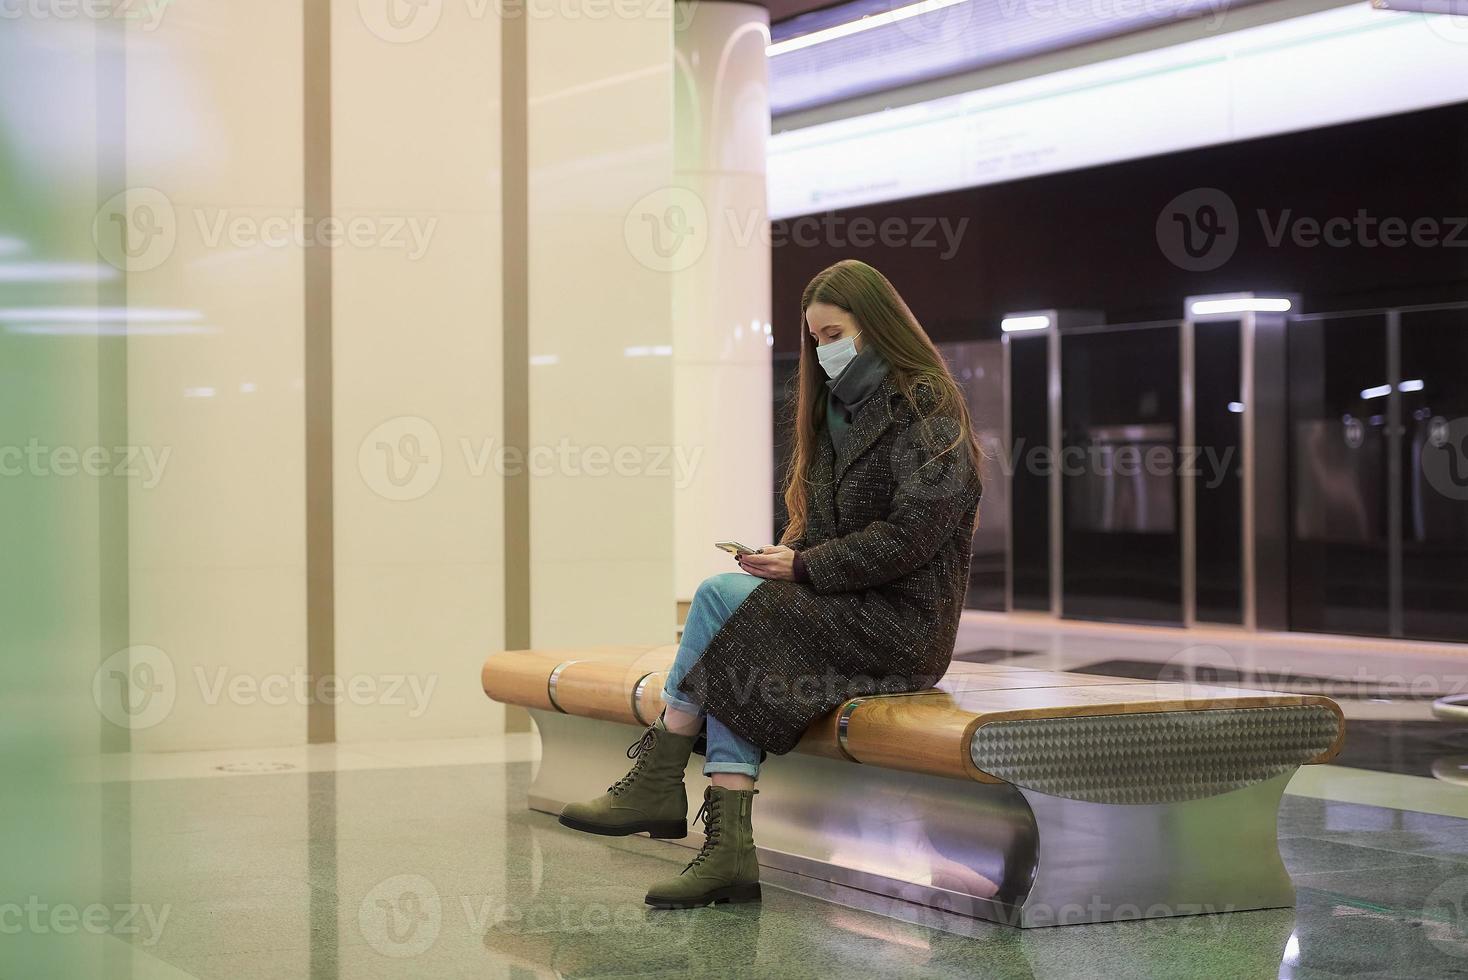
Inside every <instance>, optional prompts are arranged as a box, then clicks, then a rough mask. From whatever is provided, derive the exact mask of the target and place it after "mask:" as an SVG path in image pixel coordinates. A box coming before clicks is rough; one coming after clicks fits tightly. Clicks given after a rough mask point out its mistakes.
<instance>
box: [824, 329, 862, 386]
mask: <svg viewBox="0 0 1468 980" xmlns="http://www.w3.org/2000/svg"><path fill="white" fill-rule="evenodd" d="M860 336H861V331H860V330H858V331H857V332H856V333H854V334H852V335H851V336H850V337H842V338H841V339H840V340H833V341H831V342H830V343H829V344H821V345H819V346H818V347H816V360H818V361H820V362H821V368H822V369H823V370H824V371H825V372H826V377H828V378H834V377H836V375H838V374H840V373H841V372H842V371H844V370H845V369H846V365H848V364H850V363H851V359H852V358H853V357H855V356H856V338H857V337H860Z"/></svg>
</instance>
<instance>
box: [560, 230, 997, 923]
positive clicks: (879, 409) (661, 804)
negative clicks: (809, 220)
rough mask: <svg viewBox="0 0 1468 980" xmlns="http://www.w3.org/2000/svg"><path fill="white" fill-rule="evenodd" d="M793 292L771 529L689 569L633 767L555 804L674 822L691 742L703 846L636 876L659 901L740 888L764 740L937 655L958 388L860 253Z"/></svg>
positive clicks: (953, 544)
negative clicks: (693, 577) (795, 370)
mask: <svg viewBox="0 0 1468 980" xmlns="http://www.w3.org/2000/svg"><path fill="white" fill-rule="evenodd" d="M800 306H801V316H802V320H803V322H804V324H805V327H806V339H805V341H804V342H803V343H802V344H801V353H800V369H799V385H798V388H797V390H796V392H795V394H794V396H793V409H794V413H793V415H794V427H795V431H794V439H793V445H794V449H793V451H792V453H791V457H790V462H789V466H788V467H787V469H786V472H785V478H784V484H785V487H784V493H785V506H786V509H787V511H788V512H789V522H788V523H787V525H786V528H785V532H784V534H783V535H782V537H781V541H780V543H779V544H778V545H774V546H771V547H766V548H760V549H759V550H758V551H754V552H749V553H746V554H740V555H737V556H736V560H737V561H738V563H739V567H740V568H741V569H742V570H743V571H742V572H726V573H723V574H719V575H713V576H710V577H709V578H707V579H705V580H704V581H703V582H702V583H701V584H700V585H699V587H698V590H697V591H696V593H695V594H694V597H693V604H692V607H691V608H690V609H689V612H688V618H687V622H686V623H685V624H684V628H683V636H682V642H681V643H680V644H679V648H678V654H677V658H676V659H675V661H674V663H673V667H672V669H671V670H670V671H669V672H668V677H667V680H666V683H665V685H664V688H663V702H664V705H665V707H664V711H663V714H662V715H661V716H660V717H659V718H658V720H657V722H655V723H654V724H653V725H652V726H651V727H650V728H648V729H647V731H646V732H645V733H644V734H643V736H642V737H641V738H640V739H639V740H638V741H637V742H635V743H634V744H633V745H632V746H631V747H630V748H629V749H628V750H627V755H628V757H629V758H632V759H635V760H636V761H635V763H634V764H633V766H632V768H631V769H630V770H629V771H628V772H627V774H626V775H624V776H623V777H622V778H621V779H619V780H617V782H615V783H614V784H613V785H612V786H611V787H610V788H609V789H608V790H607V792H606V793H604V794H603V795H601V796H599V797H597V798H596V799H594V800H590V801H588V802H585V803H572V804H569V805H567V806H566V807H565V808H564V810H562V812H561V823H563V824H565V825H566V826H568V827H572V828H575V829H577V830H583V831H587V832H590V833H595V834H607V835H613V836H620V835H626V834H635V833H639V832H646V833H649V834H651V835H652V836H653V837H665V838H667V837H671V838H681V837H685V836H687V833H688V828H687V816H688V799H687V795H686V791H685V789H684V786H683V774H684V769H685V768H686V766H687V764H688V759H689V756H690V755H691V754H692V753H693V752H694V751H701V752H702V754H703V755H704V758H705V762H704V766H703V772H704V774H705V775H707V776H710V777H711V779H712V784H711V785H710V786H708V787H707V788H706V789H705V790H704V796H703V806H702V808H701V809H700V810H699V817H701V818H703V820H704V828H705V830H704V833H705V837H704V844H703V848H702V849H701V850H700V851H699V852H698V854H697V855H696V856H695V857H694V858H693V860H692V861H690V862H689V863H688V866H687V867H686V868H684V870H683V872H682V873H681V874H679V875H677V876H676V877H673V878H671V879H669V880H667V881H663V882H659V883H657V884H654V885H653V886H652V888H651V889H650V890H649V891H648V894H647V902H648V904H650V905H653V906H656V907H659V908H692V907H697V906H702V905H708V904H710V903H711V902H748V901H758V899H759V897H760V889H759V865H758V863H757V859H756V856H755V847H754V837H753V832H752V829H751V810H752V804H753V798H754V795H755V792H756V790H755V788H754V784H755V779H756V778H757V776H758V774H759V766H760V763H761V762H763V761H764V758H765V754H766V753H771V754H775V755H780V754H783V753H785V752H788V751H790V750H791V749H792V748H793V747H794V746H795V743H796V742H797V741H799V739H800V737H801V734H802V733H803V732H804V731H805V730H806V728H807V727H808V726H809V725H810V724H811V722H812V721H814V720H815V719H817V718H819V717H820V716H822V715H824V714H826V713H828V712H830V711H831V710H832V709H834V708H836V707H837V706H838V705H840V704H842V703H843V702H845V701H848V700H850V699H851V698H853V697H860V696H862V695H865V694H873V693H904V692H909V691H917V690H921V689H923V688H927V687H932V686H933V685H934V684H935V683H936V682H937V681H938V679H939V678H941V677H942V676H943V674H944V672H945V671H946V670H947V669H948V664H949V661H950V660H951V659H952V656H953V644H954V639H955V636H956V634H957V630H958V620H959V614H960V612H961V611H962V609H963V599H964V593H965V592H966V590H967V588H968V574H969V560H970V555H971V550H972V539H973V533H974V528H975V525H976V523H977V519H978V503H979V495H980V484H979V469H978V467H979V459H980V453H979V447H978V442H977V440H976V438H975V436H974V433H973V428H972V426H971V424H970V421H969V414H968V408H967V405H966V403H965V400H964V397H963V392H962V391H961V390H960V388H959V386H958V384H957V382H955V381H954V379H953V377H952V375H951V374H950V373H949V371H948V368H947V366H946V365H945V364H944V362H943V358H942V355H940V354H939V352H938V349H937V348H936V347H934V346H933V342H932V341H931V340H930V339H929V338H928V335H927V334H926V333H925V332H924V331H923V329H922V327H921V326H920V325H919V324H918V322H917V320H916V319H915V318H914V317H913V315H912V312H911V311H910V310H909V309H908V307H907V304H906V303H904V302H903V300H902V298H901V297H900V296H899V295H898V294H897V291H896V290H895V289H894V288H893V287H892V284H891V283H890V282H888V281H887V279H886V277H884V276H883V275H882V274H881V273H880V272H878V271H877V270H876V269H874V268H872V267H871V266H869V265H867V264H866V263H864V262H859V261H857V260H855V259H846V260H843V261H841V262H837V263H836V264H835V265H832V266H830V267H829V268H827V269H825V270H824V271H822V272H821V273H820V274H819V275H817V276H816V277H815V278H814V279H812V280H811V282H810V284H809V285H808V286H806V288H805V292H804V294H803V295H802V297H801V303H800ZM818 370H819V371H821V372H824V374H825V375H826V376H827V377H825V378H821V377H818V375H817V371H818ZM745 573H748V574H745ZM695 819H697V818H695Z"/></svg>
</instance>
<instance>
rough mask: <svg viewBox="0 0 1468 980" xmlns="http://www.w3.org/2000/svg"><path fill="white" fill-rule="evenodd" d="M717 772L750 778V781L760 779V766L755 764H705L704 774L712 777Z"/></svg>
mask: <svg viewBox="0 0 1468 980" xmlns="http://www.w3.org/2000/svg"><path fill="white" fill-rule="evenodd" d="M716 772H722V773H732V774H734V775H736V776H748V777H749V778H750V779H758V778H759V764H758V763H755V762H705V763H704V764H703V774H704V775H705V776H712V775H713V774H714V773H716Z"/></svg>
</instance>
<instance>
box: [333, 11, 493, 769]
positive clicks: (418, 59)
mask: <svg viewBox="0 0 1468 980" xmlns="http://www.w3.org/2000/svg"><path fill="white" fill-rule="evenodd" d="M363 9H364V10H366V9H368V8H363ZM431 11H432V8H427V9H424V10H416V11H415V13H414V14H413V15H412V16H409V17H407V18H406V19H405V20H403V21H401V23H399V22H388V21H381V22H380V21H377V20H374V19H372V18H369V17H367V16H365V15H364V14H363V13H361V12H359V9H358V5H357V4H356V3H355V2H354V0H334V3H333V7H332V37H331V70H332V77H331V88H332V117H331V120H332V132H331V141H332V161H333V172H332V175H331V176H332V194H333V205H334V212H335V214H336V215H337V216H338V217H339V218H340V219H341V220H342V221H343V222H345V223H346V224H347V227H358V228H361V229H363V230H364V237H363V238H362V239H360V240H359V241H361V242H362V244H353V242H352V240H349V241H348V243H347V244H346V246H345V247H343V248H339V249H337V250H335V252H334V253H333V267H332V288H333V323H332V334H333V336H332V354H333V359H332V373H333V379H332V383H333V389H334V404H333V425H334V440H335V474H334V475H335V494H334V503H335V527H334V532H335V574H336V583H335V626H336V657H335V659H336V670H337V673H338V674H340V675H341V676H342V677H344V678H348V679H352V680H355V681H356V682H357V683H359V684H361V685H363V686H362V687H361V690H362V691H364V692H367V691H374V692H375V696H372V695H369V696H367V697H361V696H347V697H343V698H342V699H341V702H340V704H338V705H337V707H336V723H337V738H338V739H340V740H343V741H356V740H360V739H364V738H388V737H415V738H422V737H434V736H448V735H465V734H470V733H474V732H483V731H494V730H498V728H499V726H500V721H499V712H495V713H492V714H490V715H485V714H484V713H483V712H482V711H479V710H477V709H478V708H479V707H480V706H478V705H475V704H473V703H472V702H471V700H470V699H468V698H466V696H465V691H464V690H463V688H464V685H463V684H461V683H457V681H458V679H459V678H461V677H462V676H463V668H462V664H463V663H465V661H466V660H472V659H474V658H475V654H476V653H478V652H480V651H482V650H483V649H484V648H485V646H486V645H490V644H495V643H500V642H503V641H502V637H503V636H504V629H505V624H504V594H505V589H504V569H503V543H502V542H503V521H502V518H501V514H502V512H503V507H504V505H503V498H504V477H503V476H502V475H501V467H500V466H498V465H497V463H498V461H499V457H498V456H497V453H499V452H500V450H501V449H502V446H503V441H504V440H503V431H504V420H503V416H502V410H501V402H502V400H501V388H502V380H501V379H502V375H503V370H504V366H503V363H502V360H501V341H502V331H503V329H504V324H503V322H502V300H503V294H502V289H503V283H502V281H501V275H500V270H501V231H502V229H501V224H502V215H501V203H500V191H499V186H498V181H497V180H496V179H495V175H496V174H497V172H498V171H499V169H500V164H501V157H502V154H503V150H504V148H503V147H502V146H501V140H500V108H501V107H500V57H499V55H500V40H501V38H500V32H501V24H500V20H499V18H496V17H476V16H474V15H473V13H472V8H471V7H470V6H467V5H463V4H447V5H443V7H442V9H441V10H440V11H438V14H437V16H436V18H430V17H429V14H430V13H431ZM393 24H399V26H398V27H397V28H394V27H393V26H392V25H393ZM368 230H376V231H377V232H378V235H377V237H376V238H375V239H374V238H370V237H367V235H366V234H365V232H366V231H368ZM371 681H375V682H376V683H375V684H372V686H371V687H369V686H367V685H368V682H371ZM469 686H470V687H471V688H472V686H473V685H472V684H471V685H469Z"/></svg>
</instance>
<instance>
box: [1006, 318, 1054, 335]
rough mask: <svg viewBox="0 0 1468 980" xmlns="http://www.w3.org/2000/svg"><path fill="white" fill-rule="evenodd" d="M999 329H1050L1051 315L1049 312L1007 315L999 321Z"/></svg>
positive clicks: (1014, 330) (1013, 331) (1012, 330)
mask: <svg viewBox="0 0 1468 980" xmlns="http://www.w3.org/2000/svg"><path fill="white" fill-rule="evenodd" d="M999 329H1000V330H1002V331H1004V332H1005V333H1022V332H1024V331H1026V330H1049V329H1050V315H1049V314H1048V313H1026V314H1023V315H1020V316H1007V317H1005V318H1004V319H1003V320H1001V321H999Z"/></svg>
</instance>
